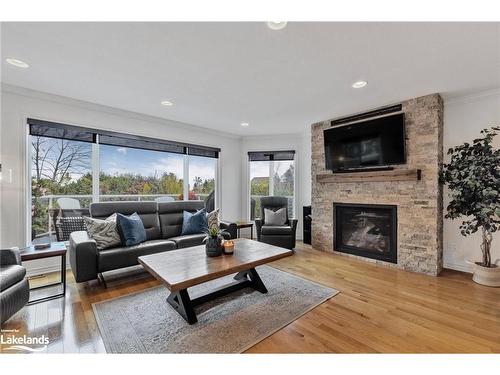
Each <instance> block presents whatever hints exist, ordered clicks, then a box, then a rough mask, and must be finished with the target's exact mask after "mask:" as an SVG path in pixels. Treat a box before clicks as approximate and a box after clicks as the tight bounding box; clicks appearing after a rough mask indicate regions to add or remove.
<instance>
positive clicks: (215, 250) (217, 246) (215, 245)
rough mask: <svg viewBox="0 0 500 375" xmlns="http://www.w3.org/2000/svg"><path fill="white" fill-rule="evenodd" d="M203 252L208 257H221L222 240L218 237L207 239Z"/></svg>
mask: <svg viewBox="0 0 500 375" xmlns="http://www.w3.org/2000/svg"><path fill="white" fill-rule="evenodd" d="M205 252H206V253H207V256H208V257H218V256H221V255H222V239H221V238H220V237H209V238H208V240H207V243H206V245H205Z"/></svg>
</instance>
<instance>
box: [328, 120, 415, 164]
mask: <svg viewBox="0 0 500 375" xmlns="http://www.w3.org/2000/svg"><path fill="white" fill-rule="evenodd" d="M323 135H324V140H325V161H326V169H330V170H332V171H343V170H349V169H357V168H369V167H381V166H389V165H391V164H403V163H405V162H406V152H405V117H404V113H398V114H396V115H391V116H386V117H379V118H376V119H373V120H368V121H362V122H358V123H354V124H349V125H344V126H337V127H333V128H329V129H325V130H324V133H323Z"/></svg>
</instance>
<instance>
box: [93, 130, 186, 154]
mask: <svg viewBox="0 0 500 375" xmlns="http://www.w3.org/2000/svg"><path fill="white" fill-rule="evenodd" d="M99 144H101V145H109V146H119V147H131V148H139V149H142V150H151V151H164V152H173V153H176V154H185V153H186V147H185V146H183V145H180V144H177V143H173V142H164V141H161V140H157V139H154V138H146V137H135V136H129V135H122V134H110V133H105V134H99Z"/></svg>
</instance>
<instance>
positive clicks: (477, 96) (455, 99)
mask: <svg viewBox="0 0 500 375" xmlns="http://www.w3.org/2000/svg"><path fill="white" fill-rule="evenodd" d="M492 96H499V97H500V88H495V89H491V90H484V91H479V92H475V93H471V94H466V95H460V96H451V97H447V98H446V99H444V104H445V105H456V104H464V103H472V102H475V101H478V100H481V99H484V98H489V97H492ZM499 99H500V98H499Z"/></svg>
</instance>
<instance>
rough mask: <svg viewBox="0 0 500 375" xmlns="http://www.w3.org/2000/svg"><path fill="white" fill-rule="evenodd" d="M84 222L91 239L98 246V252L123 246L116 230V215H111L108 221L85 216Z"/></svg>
mask: <svg viewBox="0 0 500 375" xmlns="http://www.w3.org/2000/svg"><path fill="white" fill-rule="evenodd" d="M83 220H84V222H85V227H86V228H87V233H88V234H89V237H90V238H92V239H93V240H94V241H95V242H96V244H97V250H104V249H107V248H110V247H115V246H118V245H120V244H121V239H120V236H119V235H118V231H117V228H116V214H113V215H111V216H110V217H108V218H107V219H106V220H101V219H95V218H91V217H87V216H84V217H83Z"/></svg>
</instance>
